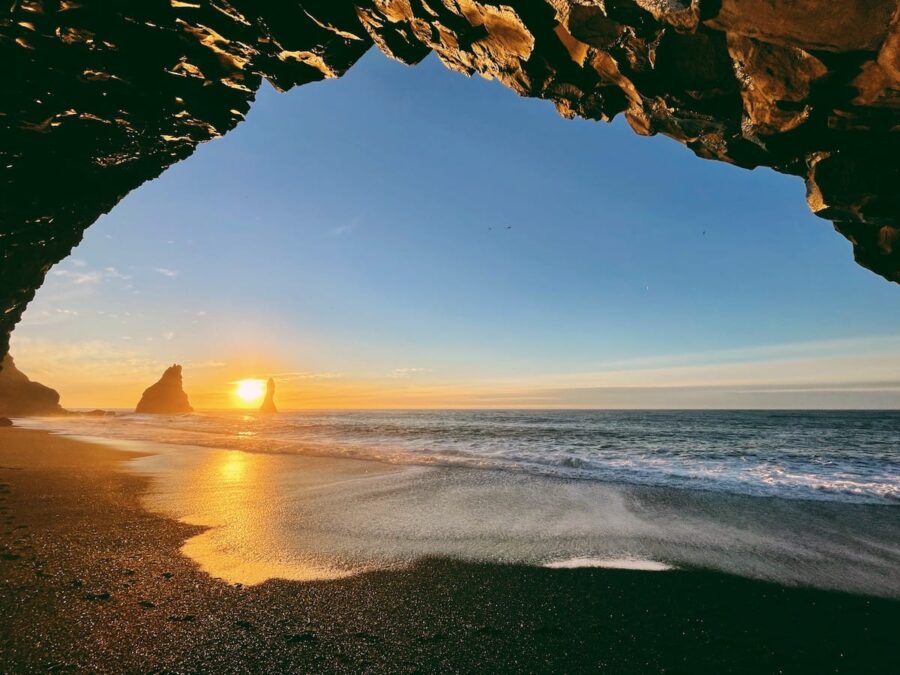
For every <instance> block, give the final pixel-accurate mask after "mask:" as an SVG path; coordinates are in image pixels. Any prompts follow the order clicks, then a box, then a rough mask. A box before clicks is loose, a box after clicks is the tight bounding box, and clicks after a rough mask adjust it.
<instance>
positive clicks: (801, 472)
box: [52, 411, 900, 504]
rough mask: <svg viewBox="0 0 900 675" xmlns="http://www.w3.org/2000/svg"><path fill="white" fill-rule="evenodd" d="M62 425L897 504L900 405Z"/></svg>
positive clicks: (130, 435) (227, 416)
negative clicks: (846, 409) (849, 408)
mask: <svg viewBox="0 0 900 675" xmlns="http://www.w3.org/2000/svg"><path fill="white" fill-rule="evenodd" d="M52 426H53V427H54V428H57V429H60V430H64V431H68V432H71V433H77V434H82V435H94V436H103V437H106V438H123V439H131V440H151V441H158V442H165V443H174V444H187V445H194V446H202V447H210V448H230V449H237V450H243V451H245V452H253V453H273V454H300V455H314V456H326V457H348V458H356V459H369V460H375V461H379V462H385V463H389V464H402V465H438V466H463V467H470V468H478V469H490V470H496V471H503V472H514V473H527V474H533V475H541V476H550V477H556V478H571V479H579V480H589V481H601V482H607V483H623V484H629V485H645V486H659V487H671V488H686V489H693V490H707V491H714V492H723V493H731V494H741V495H755V496H769V497H782V498H787V499H814V500H826V501H843V502H856V503H871V504H900V411H887V412H870V411H853V412H831V411H801V412H798V411H425V412H420V411H409V412H406V411H404V412H396V411H391V412H345V411H340V412H296V413H281V414H278V415H270V416H266V415H257V414H243V413H237V412H223V413H195V414H191V415H184V416H173V417H156V416H144V415H130V414H125V415H120V416H116V417H110V418H69V419H65V418H60V419H56V420H53V422H52Z"/></svg>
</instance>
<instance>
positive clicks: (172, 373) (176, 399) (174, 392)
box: [134, 364, 194, 415]
mask: <svg viewBox="0 0 900 675" xmlns="http://www.w3.org/2000/svg"><path fill="white" fill-rule="evenodd" d="M134 411H135V412H136V413H147V414H153V415H178V414H181V413H189V412H193V411H194V409H193V408H192V407H191V404H190V401H188V397H187V394H185V393H184V388H183V385H182V379H181V366H179V365H177V364H174V365H172V366H170V367H169V368H167V369H166V372H164V373H163V375H162V377H161V378H159V381H158V382H157V383H156V384H154V385H152V386H150V387H147V389H146V390H145V391H144V395H143V396H141V400H140V401H139V402H138V404H137V407H136V408H135V409H134Z"/></svg>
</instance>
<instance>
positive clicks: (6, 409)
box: [0, 354, 65, 417]
mask: <svg viewBox="0 0 900 675" xmlns="http://www.w3.org/2000/svg"><path fill="white" fill-rule="evenodd" d="M2 361H3V370H0V415H2V416H4V417H27V416H29V415H58V414H62V413H64V412H65V411H64V410H63V409H62V408H61V407H60V405H59V392H57V391H56V390H55V389H51V388H50V387H46V386H44V385H43V384H40V383H39V382H32V381H31V380H30V379H28V376H27V375H25V373H23V372H22V371H20V370H19V369H18V368H16V364H15V362H14V361H13V358H12V356H10V355H9V354H7V355H6V356H5V357H4V358H3V359H2Z"/></svg>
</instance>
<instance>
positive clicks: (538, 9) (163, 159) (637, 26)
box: [0, 0, 900, 353]
mask: <svg viewBox="0 0 900 675" xmlns="http://www.w3.org/2000/svg"><path fill="white" fill-rule="evenodd" d="M7 7H8V9H6V10H3V11H0V51H2V54H3V58H4V63H5V68H6V71H7V72H8V73H10V76H9V77H6V78H4V80H3V85H2V96H0V130H2V131H0V133H2V142H0V172H2V173H0V175H2V178H0V185H2V189H3V193H2V194H0V197H2V199H0V353H5V351H6V349H7V339H8V334H9V331H10V330H11V329H12V327H13V326H14V325H15V323H16V322H17V321H18V319H19V317H20V316H21V313H22V311H23V310H24V308H25V306H26V304H27V303H28V302H29V301H30V300H31V298H32V297H33V295H34V291H35V289H37V288H38V287H39V286H40V285H41V283H42V281H43V278H44V275H45V274H46V272H47V270H48V269H49V267H50V266H51V265H53V264H54V263H56V262H58V261H59V260H61V259H62V258H64V257H65V256H66V255H68V253H69V252H70V251H71V249H72V247H73V246H74V245H75V244H77V243H78V242H79V241H80V239H81V237H82V232H83V231H84V229H85V228H86V227H87V226H88V225H90V224H91V223H92V222H94V221H95V220H96V219H97V217H98V216H99V215H101V214H103V213H105V212H107V211H109V210H110V209H111V208H112V207H113V206H114V205H115V204H116V203H117V202H118V201H119V200H120V199H121V198H122V197H123V196H124V195H125V194H126V193H128V191H130V190H132V189H134V188H135V187H137V186H138V185H140V184H141V183H143V182H144V181H146V180H149V179H151V178H154V177H156V176H157V175H159V174H160V173H161V172H162V171H163V170H164V169H165V168H166V167H168V166H170V165H171V164H173V163H174V162H177V161H178V160H181V159H184V158H186V157H187V156H189V155H190V154H191V153H192V152H193V150H194V148H195V147H196V146H197V144H198V143H201V142H203V141H206V140H209V139H212V138H215V137H218V136H220V135H222V134H224V133H225V132H227V131H229V130H230V129H232V128H234V126H235V125H236V124H238V123H239V122H240V121H241V120H243V118H244V115H245V114H246V112H247V110H248V109H249V107H250V104H251V102H252V101H253V97H254V93H255V92H256V90H257V88H258V87H259V86H260V83H261V81H262V79H264V78H265V79H267V80H269V81H270V82H272V84H274V85H275V86H276V87H277V88H279V89H282V90H284V89H289V88H291V87H293V86H296V85H300V84H305V83H307V82H312V81H315V80H321V79H323V78H334V77H339V76H340V75H342V74H343V73H344V72H345V71H346V70H347V69H348V68H350V66H352V65H353V63H354V62H356V61H357V60H358V59H359V58H360V57H361V56H362V55H363V54H364V53H365V52H366V51H367V50H368V49H369V48H370V47H371V46H372V45H376V46H377V48H379V49H380V50H381V51H383V52H384V53H385V54H387V55H389V56H391V57H392V58H395V59H398V60H400V61H403V62H405V63H409V64H415V63H418V62H419V61H421V60H422V59H423V58H425V56H427V55H428V54H429V53H431V52H435V53H436V54H437V55H438V57H439V58H440V59H441V61H443V63H444V64H445V65H446V66H447V67H448V68H451V69H453V70H455V71H458V72H461V73H465V74H469V75H471V74H476V73H477V74H479V75H482V76H484V77H488V78H494V79H497V80H499V81H500V82H502V83H503V84H505V85H506V86H508V87H510V88H511V89H513V90H515V91H516V92H518V93H519V94H521V95H523V96H533V97H540V98H544V99H548V100H549V101H552V102H553V104H554V105H555V106H556V107H557V108H558V110H559V111H560V113H561V114H562V115H564V116H566V117H572V116H576V115H577V116H581V117H585V118H589V119H594V120H602V121H607V120H609V119H611V118H613V117H614V116H616V115H618V114H624V115H625V117H626V119H627V120H628V122H629V123H630V124H631V126H632V127H633V128H634V130H635V131H636V132H637V133H639V134H645V135H652V134H656V133H662V134H666V135H668V136H671V137H673V138H675V139H677V140H678V141H680V142H682V143H684V144H685V145H686V146H687V147H688V148H690V149H691V150H693V151H694V152H695V153H696V154H697V155H698V156H700V157H703V158H708V159H718V160H720V161H725V162H730V163H733V164H736V165H738V166H742V167H746V168H752V167H756V166H769V167H772V168H773V169H775V170H776V171H779V172H782V173H788V174H793V175H797V176H801V177H803V178H804V179H805V180H806V182H807V200H808V203H809V206H810V208H811V209H812V210H813V212H815V213H816V214H817V215H819V216H821V217H822V218H825V219H828V220H831V221H833V223H834V226H835V228H836V229H837V231H838V232H840V233H841V234H843V235H844V236H845V237H847V239H849V240H850V241H851V243H852V244H853V249H854V254H855V257H856V260H857V261H858V262H859V263H860V264H861V265H864V266H865V267H868V268H869V269H871V270H873V271H874V272H876V273H878V274H880V275H882V276H883V277H885V278H886V279H889V280H892V281H900V215H898V214H900V190H898V189H897V186H898V185H900V131H898V129H900V11H898V0H843V1H842V2H833V1H829V0H504V1H503V2H492V1H488V0H481V1H476V0H357V1H355V2H354V1H353V0H216V1H215V2H210V1H207V0H184V1H182V0H165V1H164V0H146V1H144V2H134V1H133V0H111V1H109V0H107V1H104V2H100V0H79V1H78V2H75V1H73V0H16V1H13V2H10V3H7ZM285 131H286V133H287V131H288V130H285ZM596 151H597V152H603V148H602V146H598V147H597V148H596ZM648 189H652V186H648ZM711 189H714V188H711ZM772 245H773V246H777V245H778V242H777V240H775V241H773V242H772ZM817 273H820V274H827V273H828V271H827V270H819V271H817Z"/></svg>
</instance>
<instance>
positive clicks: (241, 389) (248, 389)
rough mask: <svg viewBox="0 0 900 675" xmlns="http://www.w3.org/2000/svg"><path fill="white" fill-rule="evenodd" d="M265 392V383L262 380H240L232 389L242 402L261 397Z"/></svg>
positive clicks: (251, 401)
mask: <svg viewBox="0 0 900 675" xmlns="http://www.w3.org/2000/svg"><path fill="white" fill-rule="evenodd" d="M265 393H266V383H265V382H263V381H262V380H241V381H239V382H238V383H237V386H236V387H235V389H234V395H235V396H236V397H237V398H239V399H240V400H241V401H243V402H244V403H253V402H254V401H258V400H260V399H262V397H263V395H264V394H265Z"/></svg>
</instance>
